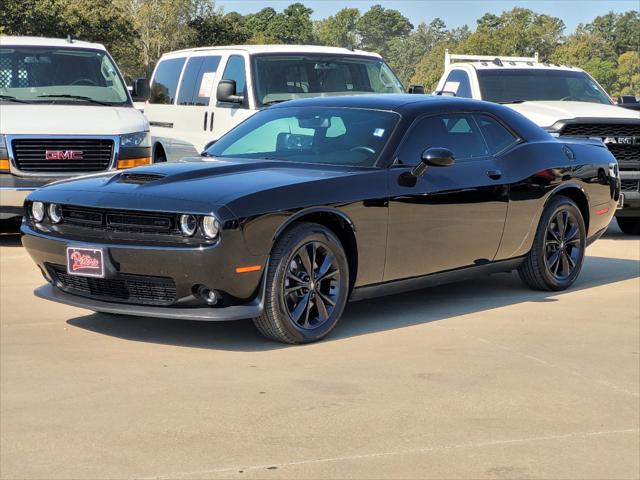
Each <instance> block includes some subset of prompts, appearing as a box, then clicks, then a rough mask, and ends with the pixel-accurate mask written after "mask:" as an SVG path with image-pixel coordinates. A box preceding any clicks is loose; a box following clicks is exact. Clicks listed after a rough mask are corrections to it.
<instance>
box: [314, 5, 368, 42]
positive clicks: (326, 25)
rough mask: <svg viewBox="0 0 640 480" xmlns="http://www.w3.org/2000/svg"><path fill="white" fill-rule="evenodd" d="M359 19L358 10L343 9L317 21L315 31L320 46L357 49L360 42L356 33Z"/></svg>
mask: <svg viewBox="0 0 640 480" xmlns="http://www.w3.org/2000/svg"><path fill="white" fill-rule="evenodd" d="M359 19H360V10H358V9H357V8H343V9H342V10H340V11H338V12H337V13H336V14H335V15H332V16H330V17H327V18H326V19H324V20H321V21H319V22H318V24H317V31H318V40H319V41H320V44H322V45H328V46H332V47H349V46H351V47H354V48H355V47H359V46H360V42H359V38H358V35H357V32H356V27H357V25H358V20H359Z"/></svg>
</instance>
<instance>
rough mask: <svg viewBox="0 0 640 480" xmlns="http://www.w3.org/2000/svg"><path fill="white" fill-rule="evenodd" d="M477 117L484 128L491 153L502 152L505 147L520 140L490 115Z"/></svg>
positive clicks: (483, 131)
mask: <svg viewBox="0 0 640 480" xmlns="http://www.w3.org/2000/svg"><path fill="white" fill-rule="evenodd" d="M476 119H477V121H478V124H479V125H480V128H481V129H482V133H483V134H484V138H485V140H486V141H487V146H488V147H489V153H490V154H491V155H495V154H496V153H500V152H502V151H503V150H504V149H505V148H507V147H509V146H510V145H513V144H514V143H516V142H517V141H518V139H517V138H516V137H514V136H513V134H512V133H511V132H510V131H509V130H507V129H506V128H504V127H503V126H502V125H501V124H500V123H499V122H498V121H497V120H495V119H493V118H491V117H489V116H488V115H476Z"/></svg>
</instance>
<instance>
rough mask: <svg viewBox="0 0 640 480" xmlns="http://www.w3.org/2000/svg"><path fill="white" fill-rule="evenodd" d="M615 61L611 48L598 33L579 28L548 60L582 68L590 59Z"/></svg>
mask: <svg viewBox="0 0 640 480" xmlns="http://www.w3.org/2000/svg"><path fill="white" fill-rule="evenodd" d="M594 58H600V59H603V60H611V61H615V59H616V54H615V51H614V49H613V46H612V45H611V44H609V43H608V42H607V40H606V39H605V38H603V37H602V36H601V35H600V34H599V33H594V32H591V31H589V30H587V29H585V28H584V27H583V26H579V27H578V29H577V31H576V33H574V34H573V35H569V36H568V37H567V38H566V39H565V41H564V42H563V43H562V45H560V46H558V48H556V49H555V51H554V52H553V54H552V55H551V57H550V59H551V61H553V62H556V63H562V64H565V65H572V66H575V67H580V68H584V65H585V64H586V63H587V62H589V61H590V60H591V59H594Z"/></svg>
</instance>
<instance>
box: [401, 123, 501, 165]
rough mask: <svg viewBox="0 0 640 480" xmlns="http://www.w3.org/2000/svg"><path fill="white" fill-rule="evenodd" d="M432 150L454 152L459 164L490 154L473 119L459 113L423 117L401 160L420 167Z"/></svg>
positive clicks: (403, 150) (414, 129)
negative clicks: (424, 154)
mask: <svg viewBox="0 0 640 480" xmlns="http://www.w3.org/2000/svg"><path fill="white" fill-rule="evenodd" d="M431 147H444V148H448V149H449V150H451V151H452V152H453V155H454V157H455V159H456V161H469V160H474V159H476V158H480V157H486V156H487V155H488V154H489V149H488V148H487V144H486V143H485V140H484V138H483V136H482V133H481V132H480V128H479V127H478V124H477V123H476V121H475V119H474V118H473V115H471V114H465V113H455V114H447V115H435V116H431V117H423V118H421V119H419V120H417V121H416V122H415V123H414V125H413V127H412V128H411V130H410V133H409V138H407V139H406V140H405V141H404V142H403V145H402V148H401V150H400V155H399V158H400V160H401V161H402V162H403V163H404V164H407V165H416V164H417V163H418V162H419V161H420V157H421V155H422V152H423V151H425V150H426V149H427V148H431Z"/></svg>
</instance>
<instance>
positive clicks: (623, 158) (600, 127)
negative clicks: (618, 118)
mask: <svg viewBox="0 0 640 480" xmlns="http://www.w3.org/2000/svg"><path fill="white" fill-rule="evenodd" d="M560 135H562V136H567V137H595V138H600V139H602V140H605V139H611V140H612V141H611V142H606V145H607V148H608V149H609V151H610V152H611V153H612V154H613V156H614V157H616V160H617V161H618V163H619V164H620V170H629V169H630V167H632V166H634V165H629V163H630V162H633V163H635V162H640V144H639V143H637V141H636V143H635V145H628V144H624V143H613V141H615V142H617V141H618V139H619V138H621V137H636V138H640V122H638V123H637V124H635V123H569V124H567V125H565V126H564V128H563V129H562V130H561V132H560ZM634 140H635V139H634ZM625 164H627V165H625Z"/></svg>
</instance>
